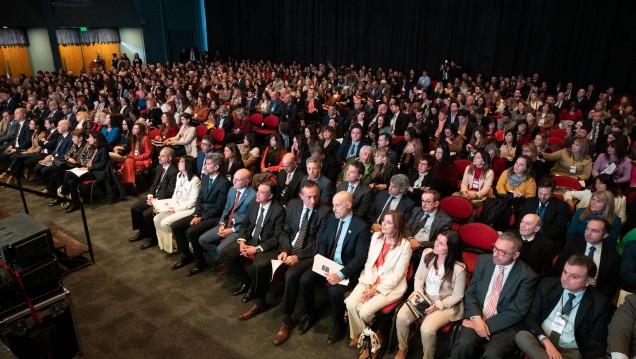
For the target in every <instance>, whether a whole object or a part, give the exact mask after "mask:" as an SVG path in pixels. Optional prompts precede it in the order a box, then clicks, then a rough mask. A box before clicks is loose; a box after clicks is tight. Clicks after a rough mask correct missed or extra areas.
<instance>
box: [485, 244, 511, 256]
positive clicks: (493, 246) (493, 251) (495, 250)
mask: <svg viewBox="0 0 636 359" xmlns="http://www.w3.org/2000/svg"><path fill="white" fill-rule="evenodd" d="M491 248H492V253H493V254H501V255H506V254H515V253H516V252H517V251H514V252H506V251H504V250H503V249H499V248H497V246H495V244H494V243H493V245H492V247H491Z"/></svg>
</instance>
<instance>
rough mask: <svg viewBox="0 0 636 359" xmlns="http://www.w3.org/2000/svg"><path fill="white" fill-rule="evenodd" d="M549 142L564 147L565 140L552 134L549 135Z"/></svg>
mask: <svg viewBox="0 0 636 359" xmlns="http://www.w3.org/2000/svg"><path fill="white" fill-rule="evenodd" d="M548 143H550V144H553V145H557V146H561V147H563V145H564V144H565V140H564V139H562V138H560V137H552V135H550V137H548Z"/></svg>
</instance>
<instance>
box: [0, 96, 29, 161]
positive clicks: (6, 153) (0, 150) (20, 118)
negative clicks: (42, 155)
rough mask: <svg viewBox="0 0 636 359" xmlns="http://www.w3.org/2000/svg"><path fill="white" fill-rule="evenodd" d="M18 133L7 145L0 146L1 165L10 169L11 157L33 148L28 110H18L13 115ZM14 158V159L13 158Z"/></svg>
mask: <svg viewBox="0 0 636 359" xmlns="http://www.w3.org/2000/svg"><path fill="white" fill-rule="evenodd" d="M13 122H14V123H15V125H14V126H15V128H16V133H15V137H14V138H13V139H12V140H11V141H10V142H9V143H7V144H5V145H2V146H0V164H1V165H3V166H4V167H5V168H6V167H8V165H9V163H7V162H8V160H9V158H10V156H11V155H14V154H20V151H24V150H26V149H28V148H30V147H31V135H32V134H33V131H31V129H29V121H28V120H27V118H26V109H24V108H18V109H16V110H15V113H14V115H13ZM11 158H12V157H11Z"/></svg>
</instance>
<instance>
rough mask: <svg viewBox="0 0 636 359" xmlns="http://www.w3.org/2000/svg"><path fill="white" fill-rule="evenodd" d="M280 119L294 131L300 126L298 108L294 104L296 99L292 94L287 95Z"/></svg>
mask: <svg viewBox="0 0 636 359" xmlns="http://www.w3.org/2000/svg"><path fill="white" fill-rule="evenodd" d="M279 119H280V122H286V123H288V124H289V128H290V129H291V130H292V131H295V130H296V129H297V128H298V126H299V122H298V107H297V106H296V104H295V103H294V98H293V97H292V95H290V94H287V95H285V100H284V103H283V106H282V107H281V111H280V117H279Z"/></svg>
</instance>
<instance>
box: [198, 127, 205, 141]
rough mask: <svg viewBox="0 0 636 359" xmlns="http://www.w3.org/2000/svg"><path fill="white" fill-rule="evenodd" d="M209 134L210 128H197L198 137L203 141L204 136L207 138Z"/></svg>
mask: <svg viewBox="0 0 636 359" xmlns="http://www.w3.org/2000/svg"><path fill="white" fill-rule="evenodd" d="M207 133H208V126H206V125H199V126H197V137H198V138H199V139H202V138H203V136H205V135H206V134H207Z"/></svg>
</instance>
